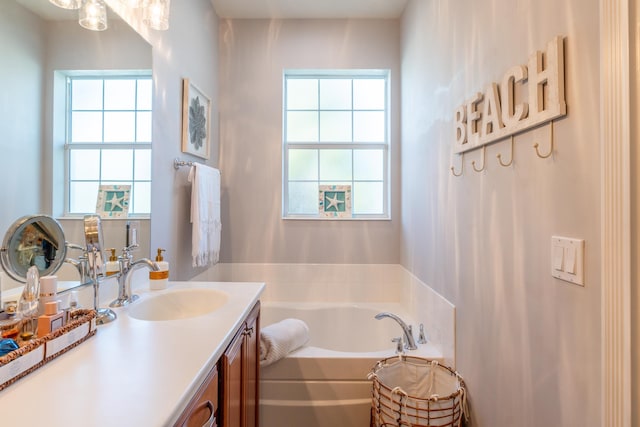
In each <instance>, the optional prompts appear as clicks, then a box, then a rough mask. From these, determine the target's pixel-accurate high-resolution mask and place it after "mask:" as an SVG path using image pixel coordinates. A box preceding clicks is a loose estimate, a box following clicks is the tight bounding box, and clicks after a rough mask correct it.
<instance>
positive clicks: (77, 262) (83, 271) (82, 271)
mask: <svg viewBox="0 0 640 427" xmlns="http://www.w3.org/2000/svg"><path fill="white" fill-rule="evenodd" d="M66 245H67V248H68V249H77V250H81V251H82V255H80V256H79V257H78V259H73V258H67V259H65V260H64V262H66V263H67V264H71V265H73V266H74V267H75V268H76V270H78V274H79V275H80V284H81V285H85V284H87V283H89V281H90V280H91V277H90V275H89V259H88V258H87V252H86V249H85V248H83V247H82V246H80V245H76V244H73V243H66Z"/></svg>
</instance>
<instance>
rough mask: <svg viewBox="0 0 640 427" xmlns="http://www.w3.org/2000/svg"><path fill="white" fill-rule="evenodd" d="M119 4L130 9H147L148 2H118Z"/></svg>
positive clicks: (144, 0)
mask: <svg viewBox="0 0 640 427" xmlns="http://www.w3.org/2000/svg"><path fill="white" fill-rule="evenodd" d="M120 3H122V4H123V5H125V6H127V7H130V8H132V9H139V8H141V7H147V6H148V5H149V0H120Z"/></svg>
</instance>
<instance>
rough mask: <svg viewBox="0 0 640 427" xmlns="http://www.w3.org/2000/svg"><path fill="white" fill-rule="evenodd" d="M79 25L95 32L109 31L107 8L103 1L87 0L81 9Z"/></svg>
mask: <svg viewBox="0 0 640 427" xmlns="http://www.w3.org/2000/svg"><path fill="white" fill-rule="evenodd" d="M78 23H79V24H80V25H81V26H82V27H84V28H86V29H88V30H93V31H104V30H106V29H107V26H108V25H107V7H106V5H105V4H104V1H103V0H86V3H85V4H84V5H83V6H82V7H81V8H80V19H79V20H78Z"/></svg>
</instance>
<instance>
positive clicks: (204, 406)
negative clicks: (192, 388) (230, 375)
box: [175, 366, 218, 427]
mask: <svg viewBox="0 0 640 427" xmlns="http://www.w3.org/2000/svg"><path fill="white" fill-rule="evenodd" d="M217 416H218V368H217V366H214V367H213V369H212V370H211V372H210V373H209V375H208V376H207V378H206V379H205V380H204V383H203V384H202V385H201V386H200V388H199V389H198V392H197V393H196V395H195V396H194V397H193V399H191V402H189V405H187V408H186V409H185V410H184V412H183V413H182V415H181V416H180V418H179V419H178V422H177V423H176V424H175V427H217V426H218V424H217Z"/></svg>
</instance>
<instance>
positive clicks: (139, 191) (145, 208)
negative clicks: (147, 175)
mask: <svg viewBox="0 0 640 427" xmlns="http://www.w3.org/2000/svg"><path fill="white" fill-rule="evenodd" d="M131 200H132V201H133V204H132V210H131V211H130V212H131V213H135V214H148V213H150V212H151V183H150V182H135V183H134V184H133V189H132V190H131Z"/></svg>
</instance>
